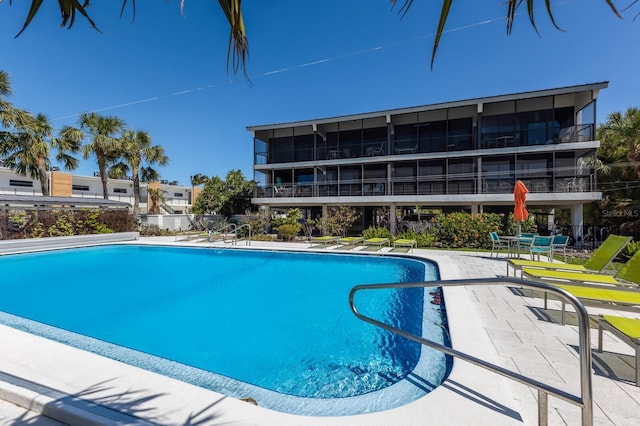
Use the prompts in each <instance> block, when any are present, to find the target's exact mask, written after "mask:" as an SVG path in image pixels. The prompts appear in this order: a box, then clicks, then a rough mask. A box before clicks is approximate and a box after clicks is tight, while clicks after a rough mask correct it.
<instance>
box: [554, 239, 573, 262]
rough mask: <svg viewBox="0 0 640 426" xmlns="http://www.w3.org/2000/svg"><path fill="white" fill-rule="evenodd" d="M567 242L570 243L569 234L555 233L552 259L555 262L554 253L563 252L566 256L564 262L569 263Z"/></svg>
mask: <svg viewBox="0 0 640 426" xmlns="http://www.w3.org/2000/svg"><path fill="white" fill-rule="evenodd" d="M567 244H569V236H568V235H554V236H553V241H552V242H551V261H552V262H553V255H554V254H555V253H562V255H563V256H564V263H567Z"/></svg>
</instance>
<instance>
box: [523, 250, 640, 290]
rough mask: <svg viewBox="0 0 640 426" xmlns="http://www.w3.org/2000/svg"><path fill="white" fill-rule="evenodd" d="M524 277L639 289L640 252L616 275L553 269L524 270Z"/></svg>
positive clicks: (555, 281)
mask: <svg viewBox="0 0 640 426" xmlns="http://www.w3.org/2000/svg"><path fill="white" fill-rule="evenodd" d="M522 277H523V278H530V279H534V280H539V281H545V282H548V283H552V284H562V283H580V284H582V285H590V286H594V285H595V286H597V285H602V284H605V285H618V286H627V287H628V286H632V287H636V288H638V285H640V250H638V251H637V252H636V253H635V254H634V255H633V256H631V259H629V260H628V261H627V263H625V264H624V266H623V267H622V268H620V270H619V271H618V272H617V273H616V274H615V275H607V274H591V273H585V272H575V271H562V270H551V269H535V268H522Z"/></svg>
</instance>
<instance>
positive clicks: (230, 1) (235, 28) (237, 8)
mask: <svg viewBox="0 0 640 426" xmlns="http://www.w3.org/2000/svg"><path fill="white" fill-rule="evenodd" d="M241 1H242V0H218V3H219V5H220V8H221V9H222V11H223V12H224V14H225V17H226V18H227V21H228V22H229V26H230V34H229V49H228V51H227V67H229V65H230V64H231V65H232V67H233V71H234V73H237V72H238V70H239V69H242V70H243V72H244V74H245V78H246V77H247V74H246V58H247V57H248V54H249V45H248V42H247V37H246V30H245V25H244V19H243V17H242V10H241V5H240V3H241ZM390 1H391V6H392V8H394V7H395V6H396V4H397V3H402V6H400V7H399V12H400V14H401V15H405V14H406V13H407V12H408V10H409V9H410V8H411V5H412V4H413V0H402V1H401V2H398V0H390ZM604 1H605V2H606V3H607V5H609V7H610V8H611V10H612V11H613V13H614V14H615V15H616V16H618V17H619V18H621V15H620V13H619V12H618V9H617V8H616V6H615V5H614V4H613V0H604ZM42 3H43V2H42V0H31V9H30V10H29V13H28V14H27V18H26V19H25V22H24V24H23V26H22V29H21V30H20V32H19V33H18V35H20V34H21V33H22V32H23V31H24V30H25V29H26V28H27V27H28V26H29V24H30V23H31V21H32V20H33V18H34V17H35V16H36V14H37V13H38V10H39V8H40V5H41V4H42ZM184 3H185V0H181V1H180V8H181V9H182V8H183V7H184ZM505 3H506V4H507V16H506V18H507V35H509V34H511V31H512V29H513V23H514V22H515V16H516V12H517V11H518V9H519V8H520V7H521V6H522V4H523V3H525V4H526V8H527V10H526V13H527V15H528V17H529V21H530V23H531V26H533V28H534V29H535V30H536V31H538V28H537V25H536V21H535V13H534V12H535V6H536V5H537V4H540V3H541V1H537V2H536V1H534V0H527V1H526V2H525V1H523V0H506V2H505ZM635 3H636V1H632V2H631V5H633V4H635ZM452 4H453V0H442V8H441V10H440V18H439V20H438V26H437V29H436V37H435V41H434V43H433V49H432V52H431V66H432V67H433V62H434V59H435V56H436V51H437V50H438V45H439V43H440V38H441V37H442V34H443V33H444V30H445V25H446V23H447V19H448V17H449V12H450V11H451V6H452ZM544 4H545V7H546V11H547V15H548V17H549V19H550V20H551V23H552V24H553V25H554V26H555V27H556V28H557V29H560V27H559V26H558V24H557V23H556V21H555V18H554V16H553V11H552V9H551V2H550V1H549V0H545V2H544ZM126 5H127V0H123V2H122V8H121V12H120V16H122V13H123V12H124V9H125V6H126ZM631 5H630V6H631ZM58 6H59V8H60V12H61V15H62V23H61V26H63V27H64V26H67V28H71V26H72V25H73V23H74V20H75V17H76V13H77V14H80V15H82V16H84V17H85V18H86V19H87V21H89V24H90V25H91V26H92V27H93V28H96V29H97V27H96V24H95V22H94V21H93V20H92V19H91V18H90V17H89V15H88V13H87V10H86V8H87V7H88V6H89V2H88V1H86V2H84V3H82V4H81V3H80V2H79V1H77V0H58ZM131 6H132V8H133V11H134V13H135V0H132V1H131ZM630 6H628V7H630Z"/></svg>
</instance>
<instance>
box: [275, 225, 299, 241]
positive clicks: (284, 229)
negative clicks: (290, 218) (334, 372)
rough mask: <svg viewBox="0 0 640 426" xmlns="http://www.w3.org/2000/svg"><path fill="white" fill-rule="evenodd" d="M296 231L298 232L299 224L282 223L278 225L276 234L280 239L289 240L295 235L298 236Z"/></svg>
mask: <svg viewBox="0 0 640 426" xmlns="http://www.w3.org/2000/svg"><path fill="white" fill-rule="evenodd" d="M298 232H300V224H298V223H296V224H295V225H294V224H288V223H284V224H282V225H280V226H278V236H279V237H280V239H282V241H291V240H293V239H294V238H295V237H297V236H298Z"/></svg>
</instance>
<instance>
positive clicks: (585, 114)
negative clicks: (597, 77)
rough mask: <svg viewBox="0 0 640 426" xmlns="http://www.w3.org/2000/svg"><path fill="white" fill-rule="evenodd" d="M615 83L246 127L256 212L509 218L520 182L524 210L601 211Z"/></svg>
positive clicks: (366, 220)
mask: <svg viewBox="0 0 640 426" xmlns="http://www.w3.org/2000/svg"><path fill="white" fill-rule="evenodd" d="M607 86H608V82H600V83H593V84H584V85H578V86H571V87H562V88H556V89H548V90H539V91H534V92H524V93H515V94H508V95H498V96H491V97H486V98H478V99H468V100H461V101H453V102H446V103H440V104H434V105H425V106H418V107H409V108H400V109H393V110H387V111H377V112H369V113H363V114H354V115H349V116H341V117H332V118H322V119H315V120H306V121H299V122H291V123H280V124H272V125H261V126H250V127H247V130H249V131H250V132H252V134H253V138H254V166H253V169H254V179H255V181H256V188H255V194H254V198H253V200H252V201H253V203H254V204H258V205H261V206H263V207H264V208H267V209H286V208H300V209H302V210H303V211H304V212H305V213H306V215H307V217H318V216H319V215H321V214H323V213H324V212H326V209H327V207H328V206H334V205H348V206H353V207H357V208H359V209H360V211H361V213H362V215H361V217H362V221H363V222H362V224H361V226H362V227H367V226H369V225H371V224H372V223H375V218H376V215H378V214H379V211H380V208H381V207H387V208H389V211H390V216H391V217H390V221H391V224H392V229H394V228H395V227H394V226H393V225H395V223H396V221H397V220H398V219H397V217H396V216H397V215H396V212H397V211H402V210H407V211H409V210H412V209H415V208H424V209H430V208H431V209H442V210H443V211H447V210H451V209H459V210H462V209H464V210H468V211H470V212H473V213H476V212H482V211H508V210H509V209H510V208H512V206H513V195H512V190H513V186H514V183H515V181H516V180H522V181H523V182H524V183H525V185H526V186H527V188H528V189H529V194H528V197H527V205H528V207H529V208H536V209H541V210H542V209H547V210H552V209H570V211H571V218H572V222H573V227H574V233H577V234H580V235H576V237H580V236H581V233H582V228H581V227H582V222H583V206H584V205H585V204H586V203H591V202H593V201H595V200H599V199H600V198H601V196H602V194H601V193H600V192H598V190H597V186H596V174H595V167H594V164H595V160H596V148H598V146H599V141H597V140H595V124H596V100H597V98H598V94H599V92H600V90H601V89H604V88H606V87H607Z"/></svg>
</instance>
